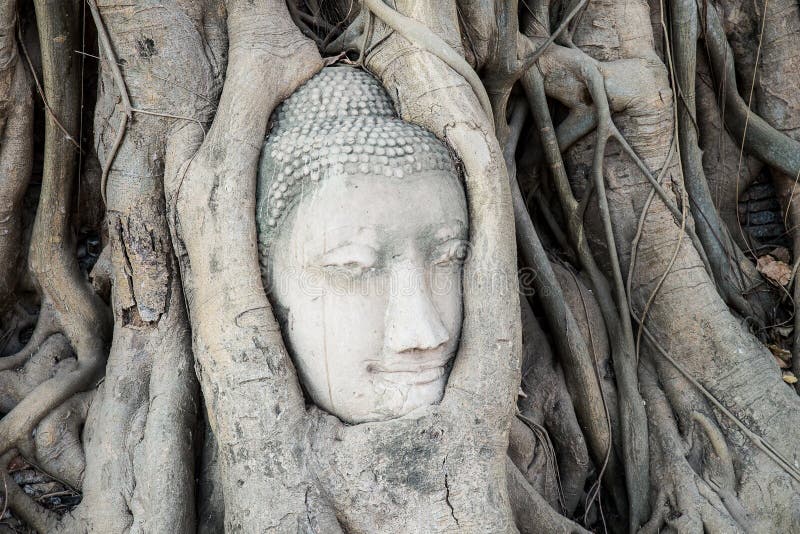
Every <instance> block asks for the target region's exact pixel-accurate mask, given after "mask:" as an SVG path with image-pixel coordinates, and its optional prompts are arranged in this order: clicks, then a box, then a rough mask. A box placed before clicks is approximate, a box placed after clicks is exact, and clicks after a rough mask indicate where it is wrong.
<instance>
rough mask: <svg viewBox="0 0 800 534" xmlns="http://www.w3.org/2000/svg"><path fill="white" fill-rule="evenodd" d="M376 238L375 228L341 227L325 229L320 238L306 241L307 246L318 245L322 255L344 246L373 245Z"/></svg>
mask: <svg viewBox="0 0 800 534" xmlns="http://www.w3.org/2000/svg"><path fill="white" fill-rule="evenodd" d="M377 236H378V233H377V231H376V229H375V228H372V227H368V226H354V225H343V226H336V227H332V228H326V229H325V230H324V232H323V234H322V236H320V237H315V238H312V239H309V240H308V241H306V243H307V244H314V245H319V246H320V247H321V248H322V249H323V254H327V253H328V252H330V251H332V250H335V249H337V248H339V247H343V246H346V245H352V244H354V243H356V244H365V245H369V244H371V243H373V242H374V241H375V240H376V238H377Z"/></svg>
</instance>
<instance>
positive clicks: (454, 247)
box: [433, 238, 469, 267]
mask: <svg viewBox="0 0 800 534" xmlns="http://www.w3.org/2000/svg"><path fill="white" fill-rule="evenodd" d="M468 252H469V243H468V242H467V241H465V240H463V239H456V238H454V239H448V240H447V241H445V242H444V243H442V244H440V245H439V246H437V247H436V249H435V250H434V254H433V263H434V264H435V265H436V266H439V267H446V266H450V265H461V264H462V263H464V261H465V260H466V259H467V254H468Z"/></svg>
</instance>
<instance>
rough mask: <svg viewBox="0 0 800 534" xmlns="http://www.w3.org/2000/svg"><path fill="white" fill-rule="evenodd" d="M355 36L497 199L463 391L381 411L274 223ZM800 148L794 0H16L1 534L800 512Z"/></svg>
mask: <svg viewBox="0 0 800 534" xmlns="http://www.w3.org/2000/svg"><path fill="white" fill-rule="evenodd" d="M335 62H341V63H348V64H350V65H351V66H353V67H355V68H363V69H366V70H367V71H369V72H370V73H371V74H372V75H373V76H374V77H375V78H376V79H377V80H378V81H379V82H380V83H381V84H382V85H383V87H384V88H385V89H386V91H387V93H388V94H389V95H390V97H391V99H392V101H393V103H394V105H395V109H396V111H397V113H398V115H399V116H400V117H401V118H402V119H403V120H405V121H407V122H409V123H413V124H416V125H418V126H421V127H422V128H424V129H426V130H428V131H430V132H432V133H433V134H434V135H435V136H436V137H438V138H439V139H440V140H441V141H443V142H444V143H446V144H447V146H448V147H449V148H450V149H451V150H452V152H453V153H454V154H455V155H456V156H457V159H458V161H459V164H460V168H461V171H462V173H463V178H464V187H465V192H466V198H467V205H468V214H469V244H470V254H469V256H468V258H467V260H466V262H465V264H464V270H463V324H462V331H461V332H462V333H461V339H460V343H459V347H458V352H457V355H456V357H455V360H454V364H453V368H452V371H451V372H450V375H449V378H448V382H447V386H446V389H445V393H444V397H443V399H442V400H441V402H440V403H438V404H435V405H432V406H429V407H427V408H424V409H421V410H416V411H414V412H412V413H410V414H408V415H405V416H403V417H399V418H396V419H392V420H388V421H379V422H370V423H362V424H346V423H343V422H342V421H341V420H339V419H338V418H337V417H335V416H334V415H331V414H328V413H326V412H325V411H323V410H322V409H319V408H317V407H315V406H313V405H312V404H311V403H310V402H309V399H308V396H307V395H306V393H305V391H304V390H303V387H302V385H301V383H300V380H299V378H298V374H297V372H296V370H295V367H294V365H293V362H292V359H291V357H290V354H289V351H288V350H287V347H286V344H285V341H284V337H283V336H282V334H281V329H280V326H279V323H278V321H277V320H276V319H275V317H274V315H273V310H272V305H271V303H270V300H269V299H268V295H267V293H266V291H265V288H264V285H263V283H262V278H261V271H260V267H259V250H258V246H257V242H258V240H257V226H256V186H257V169H258V167H259V157H260V153H261V149H262V147H263V145H264V142H265V139H266V138H267V136H268V135H269V121H270V116H271V115H272V113H273V111H274V110H275V108H276V107H277V106H278V105H279V104H280V103H281V102H282V101H283V100H285V99H286V98H287V97H288V96H289V95H291V94H292V93H293V92H294V91H295V90H296V89H297V88H298V87H300V86H301V85H302V84H303V83H305V82H306V81H307V80H309V79H310V78H311V77H312V76H314V75H315V74H316V73H317V72H319V71H320V70H321V69H322V68H323V67H324V66H326V65H330V64H333V63H335ZM345 89H346V88H345ZM798 177H800V6H798V3H797V2H796V1H794V0H770V1H767V0H755V1H753V2H744V3H742V2H734V1H729V0H713V1H712V0H709V1H702V2H701V1H696V2H695V1H694V0H660V1H656V0H527V1H524V2H518V1H516V0H503V1H496V0H391V1H390V0H360V1H359V0H327V1H322V0H159V1H155V0H126V1H124V2H122V1H118V0H83V1H82V0H28V1H22V0H20V1H15V0H2V1H0V356H2V357H0V413H2V414H3V417H2V418H1V419H0V475H2V477H3V494H2V510H3V511H2V512H0V514H3V515H2V517H0V532H6V531H8V532H11V531H12V530H11V529H16V531H23V532H40V533H51V532H54V533H58V532H64V533H86V534H89V533H92V534H99V533H104V534H105V533H112V534H116V533H165V532H180V533H184V532H185V533H190V532H202V533H216V532H242V533H262V532H264V533H265V532H276V533H278V532H280V533H284V532H286V533H295V532H303V533H337V532H340V533H380V532H385V533H397V532H420V533H421V532H466V533H486V532H492V533H506V532H507V533H515V532H521V533H525V534H528V533H540V532H542V533H544V532H547V533H550V532H570V533H572V532H574V533H583V532H607V531H611V532H682V533H683V532H688V533H695V532H696V533H702V532H725V533H728V532H746V533H750V532H797V531H800V398H798V392H799V391H800V386H793V385H792V384H794V383H795V382H796V381H797V377H800V313H798V312H797V311H796V307H797V306H798V303H800V284H798V283H796V282H795V281H794V278H795V275H796V272H797V270H798V269H797V267H798V265H799V264H800V262H799V261H798V259H797V258H798V255H800V232H798V231H797V227H798V225H800V207H798V206H800V204H798V201H797V200H796V199H797V197H798V192H797V191H798V188H797V182H798ZM756 181H757V182H759V183H764V182H769V183H771V184H772V187H774V190H775V191H776V196H777V200H778V201H779V202H780V206H781V213H782V215H783V219H784V220H783V223H784V224H785V227H786V232H787V236H786V237H787V240H786V243H787V244H789V245H790V246H789V247H788V249H789V250H786V251H780V252H778V251H771V252H770V254H773V255H774V256H780V257H781V258H783V259H782V261H781V262H778V263H780V264H781V267H782V268H785V272H786V276H787V279H786V280H783V281H780V280H779V281H776V278H775V275H773V274H770V273H769V272H767V271H765V270H764V269H763V261H762V260H763V257H764V254H765V251H763V250H760V249H757V248H754V246H753V243H754V240H753V239H752V238H751V236H749V235H748V232H747V229H746V228H745V227H744V226H743V225H742V221H741V220H740V217H739V211H738V210H739V200H740V197H741V196H742V195H743V194H744V193H745V191H746V190H747V189H748V188H749V187H750V185H751V184H752V183H753V182H756ZM420 209H424V206H421V207H420ZM784 253H785V255H786V257H783V254H784ZM792 257H794V259H792ZM770 258H772V259H773V260H775V259H776V258H773V257H772V256H770ZM781 258H777V259H781ZM757 262H758V266H759V267H758V269H757V267H756V264H757ZM759 271H761V272H759ZM762 273H763V274H762ZM795 388H797V389H795ZM26 477H27V478H26ZM36 477H38V478H36ZM37 480H38V482H37ZM42 480H43V481H44V482H42ZM37 484H38V486H37ZM42 484H45V485H42ZM46 484H49V485H46ZM42 488H47V489H42ZM54 496H55V497H56V498H57V499H61V500H58V501H56V500H54V499H53V497H54Z"/></svg>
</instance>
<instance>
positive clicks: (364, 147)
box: [256, 66, 468, 423]
mask: <svg viewBox="0 0 800 534" xmlns="http://www.w3.org/2000/svg"><path fill="white" fill-rule="evenodd" d="M256 219H257V224H258V244H259V253H260V258H261V265H262V275H263V279H264V284H265V287H266V289H267V292H268V294H269V297H270V300H271V302H272V304H273V307H274V311H275V314H276V317H277V318H278V320H279V322H280V324H281V329H282V333H283V336H284V340H285V342H286V345H287V348H288V350H289V353H290V354H291V356H292V358H293V361H294V364H295V367H296V368H297V370H298V374H299V377H300V380H301V383H302V385H303V387H304V389H305V391H306V393H307V395H308V397H309V398H310V400H312V401H313V402H314V404H316V405H317V406H318V407H319V408H322V409H324V410H325V411H327V412H329V413H331V414H333V415H335V416H337V417H339V418H340V419H342V420H343V421H345V422H348V423H362V422H368V421H380V420H386V419H392V418H395V417H400V416H402V415H405V414H407V413H409V412H411V411H412V410H415V409H417V408H421V407H424V406H428V405H431V404H434V403H437V402H439V400H440V399H441V397H442V395H443V393H444V387H445V384H446V381H447V376H448V372H449V368H450V364H451V361H452V359H453V357H454V356H455V353H456V349H457V347H458V341H459V337H460V333H461V322H462V291H461V271H462V263H463V260H464V258H465V253H466V246H467V244H466V239H467V231H468V218H467V205H466V199H465V195H464V189H463V184H462V182H461V179H460V174H459V172H458V167H457V165H456V163H455V161H454V159H453V157H452V156H451V154H450V152H449V150H448V149H447V147H446V146H445V145H444V144H443V143H442V142H441V141H439V140H438V139H437V138H436V137H435V136H434V135H433V134H431V133H430V132H428V131H425V130H423V129H422V128H420V127H418V126H415V125H412V124H409V123H406V122H404V121H402V120H401V119H399V118H398V117H397V116H396V114H395V112H394V108H393V105H392V102H391V100H390V99H389V97H388V95H387V94H386V92H385V90H384V89H383V87H382V86H381V85H380V83H378V82H377V80H375V79H374V78H373V77H372V76H371V75H370V74H369V73H367V72H365V71H363V70H360V69H357V68H354V67H348V66H333V67H327V68H325V69H323V70H322V71H321V72H320V73H319V74H317V75H316V76H315V77H313V78H312V79H311V80H309V81H308V82H307V83H306V84H305V85H303V86H302V87H300V88H299V89H298V90H297V91H296V92H295V93H294V94H293V95H292V96H290V97H289V98H288V99H287V100H286V101H285V102H283V103H282V104H281V105H280V106H279V108H278V109H277V110H276V112H275V114H274V115H273V120H272V130H271V132H270V134H269V136H268V139H267V141H266V143H265V145H264V149H263V152H262V156H261V163H260V168H259V174H258V201H257V214H256Z"/></svg>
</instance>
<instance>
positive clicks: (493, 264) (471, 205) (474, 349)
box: [367, 0, 521, 428]
mask: <svg viewBox="0 0 800 534" xmlns="http://www.w3.org/2000/svg"><path fill="white" fill-rule="evenodd" d="M406 4H408V2H407V1H404V0H399V1H398V2H397V9H398V10H399V11H400V12H403V11H404V8H406V7H408V6H407V5H406ZM406 12H410V11H406ZM413 13H414V17H415V18H417V19H418V20H420V21H422V22H424V23H425V24H426V25H427V26H428V27H429V28H436V29H437V31H439V32H440V35H439V37H440V38H441V39H443V40H444V41H445V42H447V43H460V42H461V41H460V33H459V28H458V17H457V15H456V11H455V3H454V2H436V3H429V4H425V5H420V3H419V2H417V3H414V10H413ZM367 67H368V68H369V69H370V70H371V71H372V72H373V73H375V75H376V76H377V77H378V78H379V79H380V80H381V82H382V83H383V84H384V86H385V87H386V88H387V90H388V92H389V94H390V95H391V96H392V98H393V99H394V100H395V105H396V107H397V109H398V110H399V112H400V114H401V116H402V118H403V119H404V120H406V121H409V122H412V123H415V124H418V125H420V126H422V127H424V128H426V129H428V130H430V131H432V132H433V133H434V134H436V135H437V136H438V137H439V138H440V139H442V140H444V141H445V142H446V143H447V144H448V145H449V146H450V147H451V148H452V149H453V150H455V152H456V154H457V155H458V157H459V159H460V160H461V163H462V164H463V168H464V176H465V184H466V190H467V199H468V212H469V217H470V221H469V223H470V242H471V244H472V250H471V254H470V257H469V258H468V260H467V262H466V263H465V265H464V274H463V277H464V285H463V287H464V322H463V329H462V337H461V343H460V349H459V353H458V356H457V358H456V361H455V364H454V367H453V371H452V373H451V375H450V380H449V382H448V387H447V391H446V393H445V398H444V400H443V405H444V407H447V405H448V404H451V405H457V406H458V408H459V409H466V410H469V412H470V413H473V414H475V417H476V418H477V419H484V420H501V421H502V423H501V425H506V426H505V428H507V425H508V424H510V419H511V416H512V414H513V413H514V410H515V406H516V396H517V391H518V388H519V370H520V347H521V335H520V315H519V298H518V292H517V285H518V284H517V276H516V270H517V260H516V242H515V236H514V219H513V210H512V204H511V193H510V188H509V181H508V176H507V172H506V168H505V163H504V160H503V154H502V151H501V149H500V145H499V143H498V141H497V139H496V137H495V136H494V133H493V124H492V122H491V118H490V117H489V116H487V114H486V112H485V111H484V109H483V108H482V107H481V104H480V101H479V99H478V97H477V96H476V94H475V93H474V91H473V90H472V87H471V86H470V85H469V83H467V81H466V80H465V79H464V78H463V77H462V76H461V75H459V74H457V73H456V72H455V71H454V70H453V69H452V68H451V67H449V66H448V65H447V64H445V63H444V62H443V61H441V60H439V59H438V58H436V57H435V56H433V55H431V54H429V53H427V52H425V51H423V50H420V49H418V48H414V47H409V46H408V42H407V41H406V40H405V39H404V38H403V37H402V36H401V35H399V34H398V33H392V34H391V35H389V36H388V37H386V38H385V39H384V40H383V41H381V42H380V44H378V45H376V47H375V48H374V50H373V51H372V52H371V53H370V54H369V57H368V59H367Z"/></svg>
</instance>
